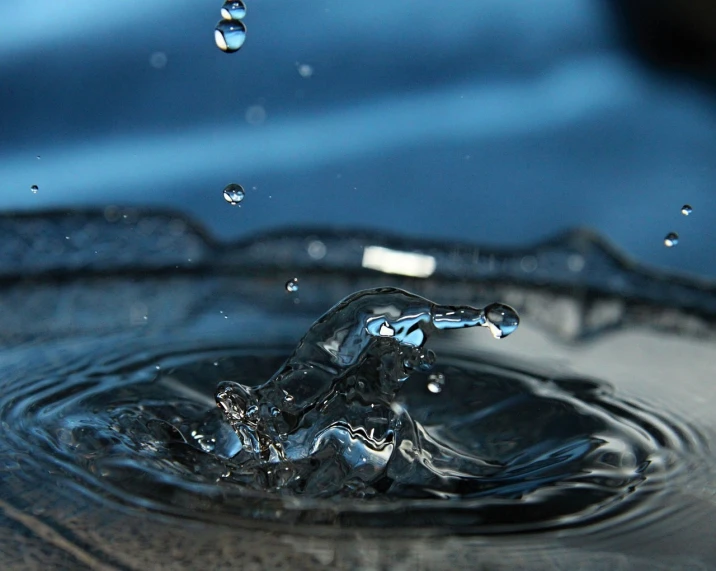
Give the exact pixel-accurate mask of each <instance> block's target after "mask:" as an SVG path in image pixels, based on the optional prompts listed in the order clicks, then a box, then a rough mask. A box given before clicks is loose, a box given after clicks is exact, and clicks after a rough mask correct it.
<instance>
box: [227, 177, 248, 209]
mask: <svg viewBox="0 0 716 571" xmlns="http://www.w3.org/2000/svg"><path fill="white" fill-rule="evenodd" d="M244 196H245V192H244V187H243V186H241V185H240V184H236V183H233V182H232V183H231V184H227V185H226V188H224V200H226V202H228V203H229V204H231V205H232V206H236V205H237V204H239V202H241V201H242V200H243V199H244Z"/></svg>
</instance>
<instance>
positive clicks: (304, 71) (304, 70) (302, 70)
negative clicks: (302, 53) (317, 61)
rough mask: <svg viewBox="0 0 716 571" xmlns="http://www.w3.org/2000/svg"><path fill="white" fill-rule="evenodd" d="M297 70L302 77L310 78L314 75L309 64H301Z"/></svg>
mask: <svg viewBox="0 0 716 571" xmlns="http://www.w3.org/2000/svg"><path fill="white" fill-rule="evenodd" d="M297 69H298V74H299V75H300V76H301V77H305V78H309V77H311V76H312V75H313V68H312V67H311V66H310V65H308V64H307V63H302V64H299V65H298V67H297Z"/></svg>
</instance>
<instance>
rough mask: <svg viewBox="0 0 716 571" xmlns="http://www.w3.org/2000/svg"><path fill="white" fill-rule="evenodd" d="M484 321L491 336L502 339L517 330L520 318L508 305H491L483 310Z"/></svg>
mask: <svg viewBox="0 0 716 571" xmlns="http://www.w3.org/2000/svg"><path fill="white" fill-rule="evenodd" d="M485 321H486V325H487V327H488V328H489V329H490V333H492V336H493V337H494V338H495V339H502V338H504V337H507V336H508V335H509V334H510V333H513V332H514V331H515V329H517V326H518V325H519V324H520V316H519V315H517V312H516V311H515V310H514V309H512V308H511V307H510V306H509V305H504V304H502V303H493V304H490V305H488V306H487V307H486V308H485Z"/></svg>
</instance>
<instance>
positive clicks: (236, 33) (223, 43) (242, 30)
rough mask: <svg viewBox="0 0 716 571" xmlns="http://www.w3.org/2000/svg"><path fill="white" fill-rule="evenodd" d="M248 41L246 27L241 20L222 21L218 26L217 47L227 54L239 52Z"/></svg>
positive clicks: (215, 38) (215, 37) (215, 34)
mask: <svg viewBox="0 0 716 571" xmlns="http://www.w3.org/2000/svg"><path fill="white" fill-rule="evenodd" d="M245 40H246V26H244V23H243V22H242V21H241V20H222V21H221V22H219V23H218V24H216V29H215V30H214V41H215V42H216V45H217V47H218V48H219V49H220V50H222V51H224V52H226V53H233V52H236V51H239V49H241V46H243V45H244V41H245Z"/></svg>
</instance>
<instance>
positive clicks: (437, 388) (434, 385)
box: [428, 373, 445, 395]
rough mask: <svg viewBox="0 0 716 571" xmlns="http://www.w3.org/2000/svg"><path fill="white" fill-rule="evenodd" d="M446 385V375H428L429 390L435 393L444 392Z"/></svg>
mask: <svg viewBox="0 0 716 571" xmlns="http://www.w3.org/2000/svg"><path fill="white" fill-rule="evenodd" d="M444 386H445V375H443V374H442V373H437V374H433V375H430V376H429V377H428V390H429V391H430V392H431V393H433V394H434V395H437V394H439V393H441V392H443V387H444Z"/></svg>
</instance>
